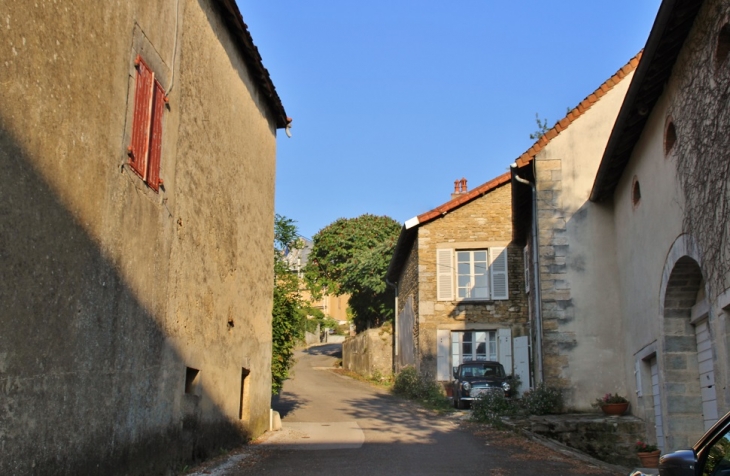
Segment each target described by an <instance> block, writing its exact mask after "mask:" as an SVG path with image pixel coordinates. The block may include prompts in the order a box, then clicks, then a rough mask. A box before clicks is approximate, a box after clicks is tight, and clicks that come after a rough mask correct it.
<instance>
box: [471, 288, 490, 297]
mask: <svg viewBox="0 0 730 476" xmlns="http://www.w3.org/2000/svg"><path fill="white" fill-rule="evenodd" d="M469 297H472V298H474V299H487V298H489V289H488V288H473V289H472V290H471V296H469Z"/></svg>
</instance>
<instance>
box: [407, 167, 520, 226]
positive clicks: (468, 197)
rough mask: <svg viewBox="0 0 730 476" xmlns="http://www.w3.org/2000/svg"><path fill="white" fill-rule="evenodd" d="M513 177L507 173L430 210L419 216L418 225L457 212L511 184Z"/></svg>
mask: <svg viewBox="0 0 730 476" xmlns="http://www.w3.org/2000/svg"><path fill="white" fill-rule="evenodd" d="M511 177H512V174H511V173H510V172H506V173H504V174H502V175H500V176H499V177H495V178H493V179H492V180H490V181H489V182H486V183H483V184H482V185H480V186H478V187H476V188H474V189H473V190H472V191H470V192H468V193H465V194H462V195H459V196H458V197H456V198H453V199H451V200H449V201H448V202H446V203H444V204H443V205H440V206H438V207H436V208H434V209H433V210H430V211H428V212H426V213H423V214H421V215H418V216H417V217H416V219H417V220H418V225H423V224H424V223H428V222H430V221H432V220H435V219H436V218H438V217H440V216H443V215H446V214H447V213H449V212H451V211H452V210H455V209H456V208H459V207H460V206H462V205H464V204H466V203H469V202H471V201H472V200H474V199H475V198H478V197H480V196H482V195H484V194H485V193H488V192H491V191H492V190H494V189H495V188H497V187H500V186H502V185H504V184H506V183H508V182H510V180H511Z"/></svg>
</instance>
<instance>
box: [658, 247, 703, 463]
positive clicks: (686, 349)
mask: <svg viewBox="0 0 730 476" xmlns="http://www.w3.org/2000/svg"><path fill="white" fill-rule="evenodd" d="M699 258H700V257H699V254H698V253H697V246H696V244H695V242H694V240H693V239H692V238H691V237H690V236H689V235H681V236H680V237H679V238H677V240H676V241H675V242H674V244H673V245H672V248H671V250H670V252H669V253H668V255H667V259H666V261H665V265H664V272H663V276H662V284H661V294H660V301H659V302H660V317H661V319H662V322H661V325H660V330H661V347H660V348H661V355H660V358H659V366H660V379H661V381H660V388H661V398H660V401H661V406H662V409H661V413H662V420H663V422H662V425H663V432H664V443H665V444H664V449H665V451H666V450H670V451H671V450H675V449H678V448H682V447H689V446H691V445H692V444H694V442H695V441H696V440H697V438H699V437H700V436H701V435H702V434H703V433H704V424H703V416H702V415H703V408H702V394H701V389H700V372H699V367H698V357H697V356H698V349H697V335H696V330H695V326H694V325H693V322H692V319H691V318H692V308H693V307H694V306H695V305H696V304H697V303H698V301H701V300H703V299H704V298H705V281H704V279H703V273H702V268H701V266H700V259H699ZM657 436H659V435H657Z"/></svg>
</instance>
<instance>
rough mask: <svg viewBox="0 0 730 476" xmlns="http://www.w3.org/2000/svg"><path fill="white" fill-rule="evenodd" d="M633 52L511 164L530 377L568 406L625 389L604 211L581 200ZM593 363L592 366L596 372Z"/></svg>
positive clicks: (631, 69) (632, 65) (625, 85)
mask: <svg viewBox="0 0 730 476" xmlns="http://www.w3.org/2000/svg"><path fill="white" fill-rule="evenodd" d="M639 58H640V55H638V56H637V57H635V58H633V59H631V61H629V62H628V63H627V64H626V65H624V66H623V67H622V68H621V69H620V70H618V71H617V72H616V73H615V74H614V75H613V76H612V77H611V78H609V79H608V80H607V81H605V82H604V83H603V84H601V85H600V86H599V87H598V88H597V89H596V90H595V91H594V92H593V93H591V94H590V95H589V96H588V97H586V98H585V99H584V100H583V101H582V102H581V103H580V104H579V105H578V106H577V107H575V108H574V109H573V110H571V111H570V112H569V113H568V114H567V116H566V117H564V118H563V119H561V120H560V121H558V122H557V123H556V124H555V126H554V127H553V128H552V129H550V130H549V131H547V132H546V133H545V135H543V136H542V137H541V138H540V139H539V140H538V141H537V142H536V143H535V144H534V145H533V146H532V147H531V148H530V149H528V150H527V151H526V152H525V153H524V154H522V155H521V156H520V157H519V158H518V159H517V160H516V162H515V164H513V166H512V173H513V177H514V179H513V182H512V199H513V204H514V210H513V219H514V241H515V244H516V245H519V246H520V247H524V254H525V257H526V260H525V261H526V263H527V268H528V272H527V282H528V290H529V291H528V294H529V310H530V320H531V322H533V326H532V331H533V334H532V339H531V341H532V348H533V356H534V358H533V363H534V368H533V370H534V374H535V377H536V381H537V382H545V383H546V384H547V385H550V386H556V387H559V388H561V389H562V390H563V394H564V397H565V402H566V405H567V407H568V408H569V409H573V410H581V411H586V410H590V409H591V407H590V405H591V403H592V402H594V401H595V399H596V398H598V397H600V396H603V395H604V394H606V393H608V392H611V393H614V392H618V393H622V394H625V393H626V389H627V387H626V385H625V382H624V372H623V368H622V367H621V366H620V365H616V363H617V362H620V361H621V357H622V350H621V346H622V341H623V335H622V328H621V326H620V323H619V322H617V319H616V316H618V315H619V313H620V304H619V296H618V293H619V289H618V283H617V282H616V279H615V276H616V273H617V268H616V262H615V253H614V250H615V243H614V241H613V240H614V237H613V234H612V233H611V230H612V223H611V220H612V219H611V214H610V210H606V209H605V208H604V207H599V206H596V205H595V204H593V203H591V202H590V201H589V194H590V189H591V184H592V183H593V180H594V178H595V173H596V170H597V168H598V165H599V163H600V161H601V156H602V154H603V151H604V149H605V146H606V141H607V140H608V136H609V134H610V133H611V128H612V126H613V124H614V122H615V120H616V115H617V114H618V111H619V108H620V107H621V103H622V101H623V99H624V96H625V95H626V90H627V88H628V87H629V83H630V82H631V78H632V76H633V72H634V70H635V68H636V66H637V64H638V63H639ZM598 369H600V371H598Z"/></svg>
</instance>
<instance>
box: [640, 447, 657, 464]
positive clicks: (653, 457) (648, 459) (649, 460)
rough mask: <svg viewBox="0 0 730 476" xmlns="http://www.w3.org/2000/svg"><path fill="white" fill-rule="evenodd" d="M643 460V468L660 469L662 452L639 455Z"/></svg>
mask: <svg viewBox="0 0 730 476" xmlns="http://www.w3.org/2000/svg"><path fill="white" fill-rule="evenodd" d="M637 454H638V455H639V459H640V460H641V467H642V468H658V467H659V454H660V451H659V450H656V451H652V452H650V453H637Z"/></svg>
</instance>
